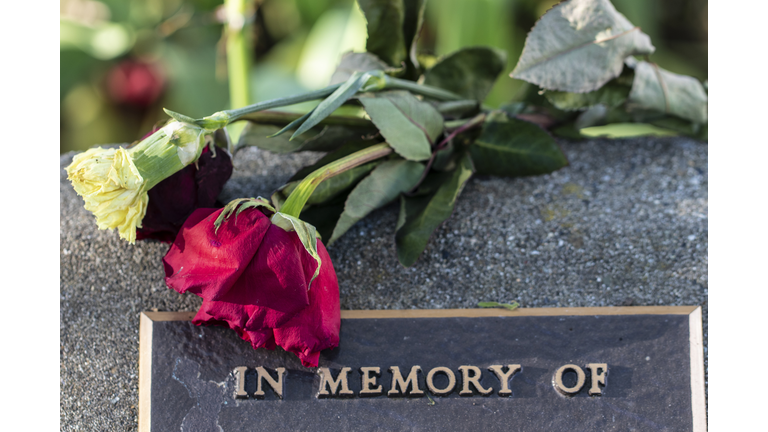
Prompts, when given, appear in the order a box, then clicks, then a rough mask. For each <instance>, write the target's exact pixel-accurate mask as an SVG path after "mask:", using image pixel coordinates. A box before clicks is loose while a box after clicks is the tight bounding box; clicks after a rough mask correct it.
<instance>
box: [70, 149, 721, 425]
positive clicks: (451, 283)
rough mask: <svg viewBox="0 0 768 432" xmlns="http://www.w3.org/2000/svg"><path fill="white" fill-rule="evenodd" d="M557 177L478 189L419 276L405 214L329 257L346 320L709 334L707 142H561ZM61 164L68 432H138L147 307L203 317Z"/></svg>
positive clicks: (254, 170) (268, 185)
mask: <svg viewBox="0 0 768 432" xmlns="http://www.w3.org/2000/svg"><path fill="white" fill-rule="evenodd" d="M562 146H563V150H564V151H565V152H566V154H567V156H568V159H569V160H570V162H571V165H570V166H569V167H566V168H564V169H562V170H560V171H558V172H556V173H553V174H550V175H546V176H539V177H530V178H521V179H502V178H495V177H485V176H478V177H475V178H473V179H472V180H470V182H469V184H468V185H467V187H466V189H465V191H464V193H463V194H462V196H461V197H460V198H459V201H458V204H457V206H456V210H455V212H454V214H453V216H452V217H451V218H450V219H449V220H448V221H446V223H444V224H443V225H442V226H441V227H440V228H438V229H437V231H436V232H435V233H434V235H433V237H432V239H431V240H430V243H429V245H428V247H427V250H426V251H425V253H424V254H423V255H422V257H421V259H420V260H419V261H418V262H417V263H416V265H414V266H413V267H412V268H409V269H405V268H402V267H401V266H400V265H399V264H398V263H397V259H396V257H395V253H394V246H393V231H394V226H395V222H396V218H397V206H395V205H393V206H390V207H387V208H384V209H381V210H378V211H375V212H374V213H372V214H371V215H370V216H369V217H368V218H366V219H365V220H363V221H361V222H359V223H358V224H357V225H356V226H355V227H353V228H352V229H351V230H350V231H349V232H348V233H347V234H346V235H345V236H344V237H342V238H341V239H340V240H339V241H338V242H337V243H336V244H335V245H333V246H332V247H331V248H330V249H329V252H330V255H331V258H332V259H333V263H334V266H335V268H336V272H337V275H338V278H339V284H340V289H341V307H342V308H343V309H402V308H466V307H475V305H476V304H477V302H479V301H501V302H510V301H519V302H520V303H521V305H522V306H523V307H544V306H552V307H563V306H610V305H702V306H703V310H704V332H705V336H704V340H705V361H706V340H707V339H706V333H707V287H708V281H707V267H708V263H707V247H708V246H707V245H708V243H707V205H708V204H707V199H708V195H707V182H708V169H707V145H706V144H703V143H700V142H697V141H693V140H690V139H687V138H636V139H629V140H599V139H598V140H589V141H583V142H563V143H562ZM318 157H319V155H317V154H309V153H307V154H300V155H288V156H278V155H274V154H270V153H267V152H263V151H259V150H257V149H246V150H244V151H243V152H242V153H240V154H238V155H237V156H236V158H235V173H234V174H233V178H232V179H231V180H230V182H229V183H228V184H227V186H226V188H225V190H224V192H223V193H222V197H221V198H222V200H224V201H226V200H229V199H233V198H237V197H244V196H258V195H262V196H268V195H269V194H270V192H271V191H272V190H273V189H274V188H276V187H278V186H280V185H281V184H282V183H283V182H284V181H285V180H286V179H287V178H288V177H289V176H290V175H291V174H292V173H293V172H294V171H295V170H296V169H298V168H300V167H301V166H303V165H305V164H308V163H311V162H313V161H314V160H316V159H317V158H318ZM71 158H72V154H71V153H70V154H66V155H62V156H61V185H60V188H61V189H60V191H61V192H60V211H61V214H60V216H61V219H60V224H61V231H60V233H61V234H60V235H61V237H60V248H61V251H60V258H61V263H60V264H61V286H60V295H61V309H60V313H61V319H60V325H61V327H60V340H61V366H60V367H61V386H60V392H61V413H60V414H61V427H62V429H63V430H67V431H69V430H115V431H117V430H135V429H136V427H137V426H136V425H137V423H136V422H137V406H138V390H137V389H138V328H139V313H140V312H141V311H143V310H153V309H157V310H161V311H182V310H196V309H197V307H198V306H199V304H200V301H199V299H198V298H197V297H195V296H192V295H185V296H182V295H179V294H178V293H176V292H175V291H172V290H169V289H167V288H166V287H165V284H164V282H163V269H162V262H161V259H162V256H163V255H164V253H165V251H166V250H167V248H168V246H167V245H166V244H163V243H156V242H139V243H138V244H137V245H135V246H131V245H129V244H127V243H125V242H122V241H120V240H119V239H118V236H117V233H116V232H107V231H98V230H97V229H96V226H95V223H94V220H93V216H92V215H90V214H89V213H88V212H86V211H85V210H84V209H83V207H82V199H81V198H79V197H78V196H77V195H76V194H75V193H74V191H73V190H72V187H71V185H70V184H69V183H68V182H67V181H66V174H65V173H64V167H66V166H67V165H68V164H69V163H70V161H71Z"/></svg>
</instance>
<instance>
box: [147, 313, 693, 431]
mask: <svg viewBox="0 0 768 432" xmlns="http://www.w3.org/2000/svg"><path fill="white" fill-rule="evenodd" d="M192 316H193V314H191V313H162V312H155V313H152V312H147V313H144V314H143V315H142V321H141V327H142V328H141V355H140V412H139V416H140V419H139V423H140V430H142V431H150V430H151V431H178V430H181V431H217V430H223V431H250V430H267V431H278V430H290V431H298V430H309V431H326V430H327V431H365V430H382V431H396V430H403V431H411V430H424V431H431V430H472V429H474V430H478V431H495V430H499V431H502V430H503V431H510V430H515V431H580V430H583V431H630V430H634V431H691V430H693V431H704V430H706V419H705V408H704V385H703V378H704V377H703V353H702V345H701V312H700V308H698V307H636V308H632V307H626V308H570V309H554V308H547V309H521V310H519V311H512V312H508V311H504V310H471V309H469V310H430V311H424V310H422V311H417V310H411V311H344V312H342V325H341V335H340V338H341V343H340V346H339V347H338V348H336V349H334V350H328V351H324V352H323V353H322V355H321V357H320V366H321V367H328V368H330V370H331V371H332V372H333V374H334V376H335V375H336V374H338V373H339V371H340V370H341V369H342V368H343V367H350V368H352V371H351V372H350V373H349V374H348V377H349V387H350V390H352V391H353V393H354V395H352V396H351V397H346V398H325V399H318V398H317V397H316V395H317V392H318V388H319V384H320V376H319V375H318V374H317V373H316V370H315V369H311V368H304V367H302V366H301V364H300V362H299V361H298V359H297V358H296V356H294V355H293V354H290V353H286V352H284V351H282V350H280V349H279V348H278V349H277V350H275V351H268V350H263V349H260V350H253V349H252V348H251V347H250V344H249V343H247V342H244V341H242V340H240V339H239V338H238V337H237V335H236V334H235V332H233V331H231V330H229V329H226V328H221V327H197V326H194V325H192V323H191V322H190V321H189V320H190V319H191V317H192ZM588 363H606V364H607V365H608V374H607V377H606V385H605V386H604V387H603V386H600V388H601V390H602V395H601V396H590V395H589V394H588V390H589V388H590V380H591V376H590V373H589V369H588V368H586V366H585V365H586V364H588ZM496 364H500V365H505V366H506V365H508V364H520V365H521V366H522V370H521V371H520V372H519V373H517V374H515V375H514V376H513V377H512V379H511V381H510V385H509V388H510V389H511V391H512V394H511V396H509V397H502V396H499V390H500V389H501V385H500V382H499V380H498V378H496V376H495V375H494V374H493V373H492V372H491V371H489V370H488V367H489V366H491V365H496ZM566 364H574V365H578V366H579V367H581V368H583V369H584V370H585V372H586V374H587V375H586V384H585V385H584V387H583V388H582V389H581V391H579V392H578V393H576V394H575V395H574V396H570V397H569V396H563V395H562V394H560V393H559V392H557V391H556V390H555V388H554V386H553V377H554V374H555V372H556V371H557V370H558V369H559V368H560V367H561V366H563V365H566ZM415 365H418V366H420V367H421V371H422V372H421V373H419V387H420V388H421V389H422V390H423V391H424V392H425V395H424V396H422V397H388V396H387V395H386V392H387V391H388V390H389V389H390V386H391V381H392V375H391V373H390V372H388V370H389V368H390V367H391V366H398V367H399V368H400V370H401V371H403V376H405V375H406V374H407V373H408V372H409V371H410V370H411V367H412V366H415ZM462 365H472V366H477V367H478V368H479V369H480V370H481V371H482V379H481V380H480V383H481V384H482V385H483V386H484V387H486V388H487V387H492V388H493V393H492V394H491V395H489V396H482V395H479V394H473V395H472V396H460V395H459V394H458V393H459V390H460V389H461V385H462V379H461V376H462V375H461V373H460V371H459V369H458V368H459V367H460V366H462ZM258 366H263V367H264V368H266V369H267V370H268V371H270V372H272V374H273V376H276V375H275V372H274V371H275V369H276V368H278V367H284V368H285V369H286V373H285V378H284V380H285V383H284V387H283V399H280V398H278V397H277V396H276V395H275V394H274V393H273V392H272V391H271V390H270V389H269V387H268V386H266V387H265V388H266V391H265V393H266V395H265V397H264V399H256V398H254V397H249V398H247V399H236V398H235V397H234V392H235V389H236V379H235V373H234V370H235V368H236V367H247V368H249V369H248V371H249V372H247V373H246V374H245V377H246V379H245V390H246V391H247V392H248V393H249V394H251V395H252V394H253V392H254V391H255V390H256V381H257V375H256V373H255V371H254V368H256V367H258ZM438 366H444V367H447V368H449V369H451V370H452V371H453V372H454V373H455V375H456V378H457V385H456V388H455V390H454V391H453V392H452V393H451V394H449V395H448V396H445V397H440V396H435V395H432V394H431V393H429V391H428V390H427V386H426V385H425V376H426V374H427V372H428V371H429V370H431V369H432V368H435V367H438ZM360 367H380V368H381V377H380V378H379V380H378V384H381V385H382V386H383V389H384V394H383V395H381V396H376V397H360V395H359V394H358V393H359V391H360V389H361V373H360V372H359V368H360ZM571 375H573V376H575V373H569V374H566V376H565V378H566V379H571ZM573 380H575V378H573ZM446 381H447V379H446ZM444 382H445V381H439V379H438V381H436V384H440V385H443V384H444ZM569 385H572V381H569ZM219 428H221V429H219Z"/></svg>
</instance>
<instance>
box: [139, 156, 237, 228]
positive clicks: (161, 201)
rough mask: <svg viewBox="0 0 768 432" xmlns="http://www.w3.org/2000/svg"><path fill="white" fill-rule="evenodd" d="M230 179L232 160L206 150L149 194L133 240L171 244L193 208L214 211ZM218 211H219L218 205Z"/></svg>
mask: <svg viewBox="0 0 768 432" xmlns="http://www.w3.org/2000/svg"><path fill="white" fill-rule="evenodd" d="M231 176H232V158H230V157H229V155H228V154H227V152H226V151H224V150H222V149H216V157H213V153H212V152H211V151H210V150H209V149H208V147H206V148H205V149H203V153H202V155H200V158H199V159H198V160H197V163H196V164H190V165H188V166H186V167H184V169H182V170H181V171H179V172H177V173H175V174H173V175H172V176H170V177H168V178H167V179H165V180H163V181H161V182H160V183H158V184H157V185H156V186H155V187H153V188H152V189H150V190H149V192H148V193H147V195H149V203H148V204H147V213H146V214H145V215H144V219H142V222H141V225H142V227H141V228H137V229H136V239H137V240H143V239H155V240H160V241H163V242H166V243H171V242H172V241H173V240H174V239H175V238H176V234H177V233H178V232H179V229H180V228H181V226H182V225H183V224H184V221H185V220H186V219H187V217H188V216H189V215H190V214H191V213H192V212H193V211H194V210H195V209H197V208H203V207H217V205H216V198H217V197H218V196H219V194H220V193H221V190H222V189H223V188H224V184H225V183H226V182H227V180H229V177H231ZM218 207H221V205H219V206H218Z"/></svg>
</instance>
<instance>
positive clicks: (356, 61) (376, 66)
mask: <svg viewBox="0 0 768 432" xmlns="http://www.w3.org/2000/svg"><path fill="white" fill-rule="evenodd" d="M372 70H383V71H394V70H396V69H394V68H392V67H390V66H389V65H388V64H386V63H384V62H383V61H381V59H380V58H378V57H376V55H375V54H372V53H369V52H363V53H357V52H352V51H349V52H346V53H344V54H343V55H342V56H341V61H340V62H339V65H338V66H337V67H336V71H335V72H334V73H333V75H332V76H331V84H338V83H341V82H344V81H347V80H348V79H349V78H350V77H351V76H352V74H353V73H355V72H368V71H372Z"/></svg>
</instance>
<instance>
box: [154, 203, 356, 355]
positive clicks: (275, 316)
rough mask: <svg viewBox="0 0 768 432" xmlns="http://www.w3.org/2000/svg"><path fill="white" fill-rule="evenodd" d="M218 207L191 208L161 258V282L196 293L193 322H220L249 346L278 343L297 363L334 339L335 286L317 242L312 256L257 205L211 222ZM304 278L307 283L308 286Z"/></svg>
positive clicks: (336, 333) (337, 315)
mask: <svg viewBox="0 0 768 432" xmlns="http://www.w3.org/2000/svg"><path fill="white" fill-rule="evenodd" d="M222 211H224V210H223V209H220V210H215V209H207V208H206V209H198V210H195V211H194V212H193V213H192V215H191V216H190V217H189V218H188V219H187V220H186V222H185V223H184V225H183V227H182V228H181V231H179V234H178V236H177V237H176V241H175V242H174V243H173V245H172V246H171V248H170V250H168V253H167V254H166V256H165V258H163V263H164V266H165V276H166V277H165V282H166V284H167V285H168V287H170V288H172V289H174V290H176V291H178V292H180V293H185V292H192V293H194V294H197V295H198V296H200V297H202V298H203V304H202V306H201V307H200V310H199V311H198V312H197V315H196V316H195V318H194V319H193V323H195V324H197V325H203V324H205V325H226V326H228V327H229V328H231V329H233V330H235V331H236V332H237V334H238V335H239V336H240V337H241V338H242V339H243V340H246V341H248V342H250V343H251V345H252V346H253V348H254V349H256V348H268V349H274V348H275V346H276V345H277V346H280V347H282V348H283V349H285V350H286V351H289V352H292V353H294V354H296V355H297V356H298V357H299V359H301V362H302V364H303V365H304V366H307V367H317V365H318V360H319V357H320V351H322V350H324V349H327V348H333V347H336V346H338V344H339V327H340V325H341V317H340V311H339V284H338V281H337V280H336V272H335V271H334V270H333V264H332V263H331V257H330V256H329V255H328V252H327V251H326V249H325V247H324V246H323V244H322V242H321V241H320V240H317V252H318V255H319V256H320V259H321V263H322V264H321V267H320V271H319V274H318V276H317V277H316V278H315V279H314V280H312V276H313V275H314V274H315V271H316V269H317V265H318V264H317V261H316V260H315V259H314V258H313V257H312V255H310V254H309V252H307V251H306V249H305V248H304V245H303V244H302V243H301V241H300V240H299V236H298V235H297V234H296V232H294V231H286V230H284V229H283V228H280V227H279V226H277V225H274V224H273V223H272V222H271V221H270V219H269V218H268V217H267V216H265V215H264V213H262V211H261V210H260V209H259V208H253V207H250V208H245V209H244V210H243V209H241V211H240V213H238V214H231V215H229V216H228V218H226V219H224V221H223V222H222V223H221V225H220V226H219V227H218V229H217V228H216V225H215V222H216V220H217V218H218V217H219V215H221V213H222ZM310 281H312V282H311V285H310Z"/></svg>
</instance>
